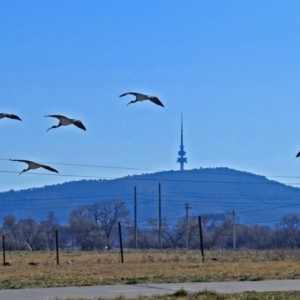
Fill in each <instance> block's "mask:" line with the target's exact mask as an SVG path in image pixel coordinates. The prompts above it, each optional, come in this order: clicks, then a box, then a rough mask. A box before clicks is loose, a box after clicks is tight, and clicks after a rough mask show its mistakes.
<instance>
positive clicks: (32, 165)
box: [10, 159, 58, 175]
mask: <svg viewBox="0 0 300 300" xmlns="http://www.w3.org/2000/svg"><path fill="white" fill-rule="evenodd" d="M10 160H11V161H19V162H23V163H26V164H27V165H28V168H27V169H24V170H23V171H22V172H20V173H19V175H20V174H21V173H23V172H26V171H29V170H35V169H38V168H44V169H46V170H48V171H51V172H55V173H58V171H57V170H55V169H53V168H51V167H49V166H47V165H43V164H39V163H36V162H34V161H31V160H25V159H10Z"/></svg>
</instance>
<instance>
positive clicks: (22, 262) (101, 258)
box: [0, 250, 300, 289]
mask: <svg viewBox="0 0 300 300" xmlns="http://www.w3.org/2000/svg"><path fill="white" fill-rule="evenodd" d="M71 260H73V261H72V262H71V263H70V261H71ZM6 261H7V262H9V263H10V264H11V266H5V267H4V266H1V268H2V270H1V272H0V288H1V289H9V288H33V287H55V286H88V285H101V284H116V283H122V284H134V283H154V282H156V283H160V282H201V281H229V280H237V281H238V280H265V279H296V278H297V279H299V278H300V250H272V251H235V252H234V251H222V252H206V256H205V261H204V262H202V260H201V256H200V253H199V251H188V252H184V251H161V252H159V251H138V252H136V251H133V250H132V251H125V252H124V263H121V259H120V253H118V252H110V251H107V252H72V251H66V252H60V264H59V265H58V266H57V265H56V254H55V252H24V251H14V252H7V253H6ZM68 261H69V263H68ZM30 262H35V263H36V264H37V266H32V265H29V263H30Z"/></svg>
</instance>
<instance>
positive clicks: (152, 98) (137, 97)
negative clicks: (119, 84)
mask: <svg viewBox="0 0 300 300" xmlns="http://www.w3.org/2000/svg"><path fill="white" fill-rule="evenodd" d="M126 95H133V96H135V100H132V101H130V102H129V103H128V104H127V105H129V104H130V103H135V102H138V101H144V100H150V101H151V102H153V103H155V104H157V105H160V106H162V107H164V105H163V104H162V103H161V101H160V100H159V99H158V98H157V97H155V96H149V95H144V94H141V93H134V92H129V93H125V94H122V95H120V97H123V96H126Z"/></svg>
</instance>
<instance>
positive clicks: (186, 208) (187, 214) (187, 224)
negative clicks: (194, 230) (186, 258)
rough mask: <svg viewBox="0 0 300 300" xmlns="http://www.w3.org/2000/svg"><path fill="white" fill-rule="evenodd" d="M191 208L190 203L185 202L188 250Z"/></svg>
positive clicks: (187, 247)
mask: <svg viewBox="0 0 300 300" xmlns="http://www.w3.org/2000/svg"><path fill="white" fill-rule="evenodd" d="M189 209H191V207H190V206H189V204H188V203H186V204H185V233H186V250H188V249H189Z"/></svg>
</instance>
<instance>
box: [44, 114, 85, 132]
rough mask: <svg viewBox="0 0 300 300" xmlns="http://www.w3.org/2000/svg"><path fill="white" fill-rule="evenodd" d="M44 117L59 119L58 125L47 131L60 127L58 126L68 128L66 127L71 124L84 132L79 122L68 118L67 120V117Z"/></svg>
mask: <svg viewBox="0 0 300 300" xmlns="http://www.w3.org/2000/svg"><path fill="white" fill-rule="evenodd" d="M45 117H53V118H57V119H59V123H58V125H56V126H52V127H50V128H49V129H48V130H50V129H52V128H57V127H60V126H68V125H71V124H73V125H75V126H77V127H78V128H80V129H83V130H86V128H85V127H84V125H83V123H82V122H81V121H80V120H76V119H70V118H67V117H65V116H61V115H49V116H45ZM48 130H47V131H48Z"/></svg>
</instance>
